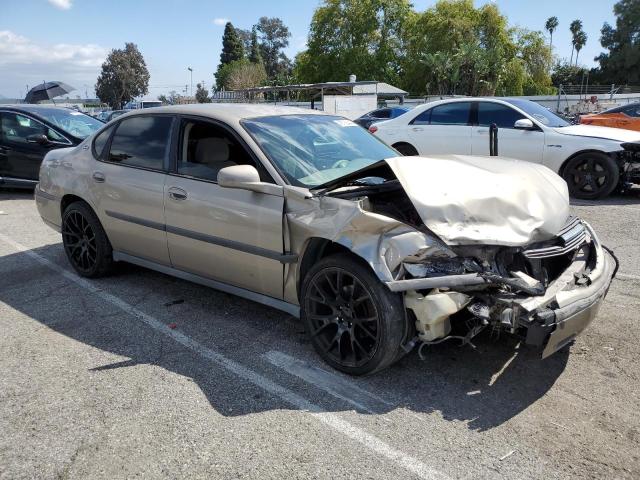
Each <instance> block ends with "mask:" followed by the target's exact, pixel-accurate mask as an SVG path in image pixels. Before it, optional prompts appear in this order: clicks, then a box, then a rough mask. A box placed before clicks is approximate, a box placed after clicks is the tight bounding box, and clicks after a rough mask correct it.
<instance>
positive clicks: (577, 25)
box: [569, 20, 582, 63]
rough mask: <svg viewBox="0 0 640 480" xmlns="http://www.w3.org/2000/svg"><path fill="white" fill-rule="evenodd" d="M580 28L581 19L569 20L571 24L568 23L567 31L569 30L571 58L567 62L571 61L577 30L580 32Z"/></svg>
mask: <svg viewBox="0 0 640 480" xmlns="http://www.w3.org/2000/svg"><path fill="white" fill-rule="evenodd" d="M581 30H582V20H574V21H573V22H571V25H569V31H570V32H571V60H569V63H573V52H574V50H575V48H576V38H577V35H578V32H580V31H581Z"/></svg>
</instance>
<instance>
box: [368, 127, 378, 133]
mask: <svg viewBox="0 0 640 480" xmlns="http://www.w3.org/2000/svg"><path fill="white" fill-rule="evenodd" d="M369 131H370V132H371V133H376V132H377V131H378V127H376V126H375V125H371V126H370V127H369Z"/></svg>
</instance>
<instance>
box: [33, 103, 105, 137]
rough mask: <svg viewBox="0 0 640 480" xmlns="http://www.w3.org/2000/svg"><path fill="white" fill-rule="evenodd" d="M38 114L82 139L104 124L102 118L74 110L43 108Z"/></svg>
mask: <svg viewBox="0 0 640 480" xmlns="http://www.w3.org/2000/svg"><path fill="white" fill-rule="evenodd" d="M38 115H39V116H40V117H42V118H44V119H45V120H47V121H49V122H50V123H52V124H54V125H55V126H56V127H59V128H61V129H62V130H64V131H65V132H67V133H69V134H71V135H73V136H74V137H77V138H81V139H84V138H87V137H88V136H89V135H91V134H92V133H93V132H95V131H96V130H98V129H100V128H102V126H103V125H104V123H102V122H101V121H100V120H97V119H95V118H93V117H90V116H89V115H85V114H84V113H81V112H75V111H73V110H66V109H53V108H52V109H47V110H44V109H43V110H42V111H38Z"/></svg>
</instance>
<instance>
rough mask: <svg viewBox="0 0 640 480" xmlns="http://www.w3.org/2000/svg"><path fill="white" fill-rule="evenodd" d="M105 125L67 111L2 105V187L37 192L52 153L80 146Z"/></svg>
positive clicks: (27, 105) (0, 138)
mask: <svg viewBox="0 0 640 480" xmlns="http://www.w3.org/2000/svg"><path fill="white" fill-rule="evenodd" d="M103 125H104V123H102V122H101V121H99V120H96V119H95V118H93V117H90V116H89V115H85V114H84V113H82V112H78V111H75V110H70V109H68V108H63V107H55V106H50V105H35V104H25V105H0V187H18V188H20V187H26V188H33V187H34V186H35V185H36V183H38V173H39V171H40V163H42V159H43V158H44V156H45V155H46V154H47V152H48V151H50V150H51V149H54V148H63V147H73V146H75V145H78V144H79V143H80V142H82V140H84V139H85V138H86V137H88V136H89V135H91V134H92V133H93V132H95V131H96V130H98V129H99V128H100V127H102V126H103Z"/></svg>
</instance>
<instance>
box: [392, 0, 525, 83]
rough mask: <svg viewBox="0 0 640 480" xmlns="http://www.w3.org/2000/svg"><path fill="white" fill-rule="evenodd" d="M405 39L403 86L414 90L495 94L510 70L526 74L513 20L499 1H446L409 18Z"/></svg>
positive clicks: (402, 63)
mask: <svg viewBox="0 0 640 480" xmlns="http://www.w3.org/2000/svg"><path fill="white" fill-rule="evenodd" d="M403 39H404V45H405V51H406V55H405V57H404V58H403V60H402V62H401V67H402V70H403V75H402V76H401V77H400V78H401V80H402V83H401V86H403V87H404V89H405V90H408V91H409V92H411V93H415V94H423V93H442V94H444V93H447V94H453V93H456V94H468V95H492V94H494V93H495V92H496V89H497V88H498V85H499V83H500V82H501V79H502V78H504V77H505V76H506V74H507V71H509V73H510V74H512V75H513V74H515V73H518V74H519V75H520V74H522V75H524V73H523V70H522V65H521V64H520V63H519V62H515V61H513V59H514V57H515V56H516V53H517V46H516V45H515V43H514V41H513V39H512V31H511V30H510V29H509V28H508V25H507V19H506V17H505V16H504V15H502V14H501V13H500V11H499V10H498V7H497V6H496V5H495V4H493V3H488V4H485V5H483V6H481V7H479V8H475V7H474V4H473V1H472V0H440V1H438V2H437V3H436V4H435V6H433V7H431V8H429V9H427V10H425V11H424V12H421V13H413V14H411V15H410V16H409V18H408V23H407V25H406V26H405V29H404V35H403ZM510 62H511V64H509V63H510Z"/></svg>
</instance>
